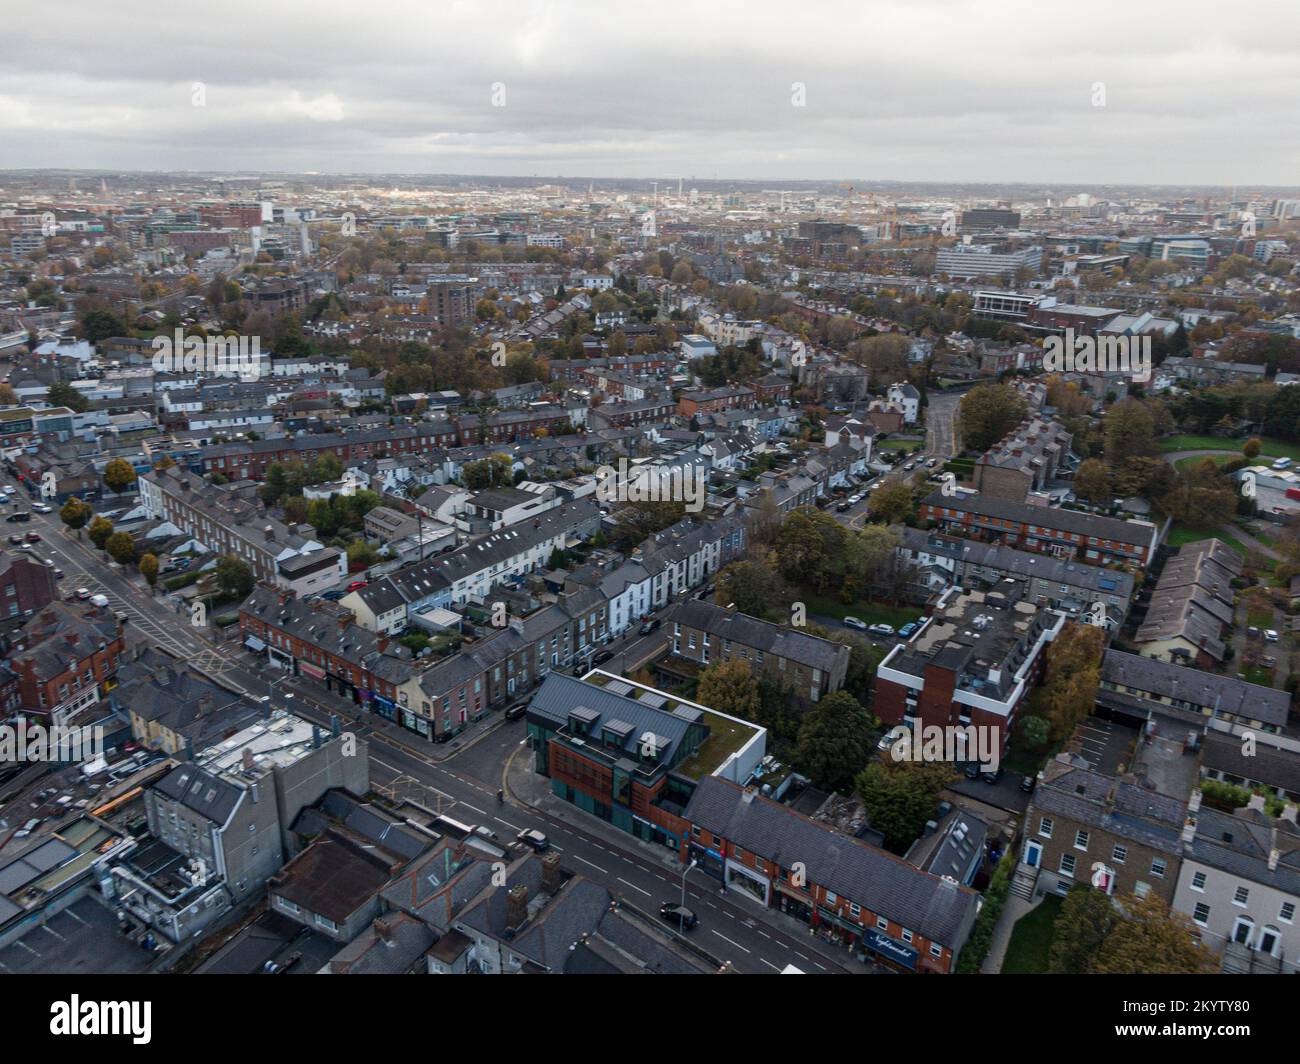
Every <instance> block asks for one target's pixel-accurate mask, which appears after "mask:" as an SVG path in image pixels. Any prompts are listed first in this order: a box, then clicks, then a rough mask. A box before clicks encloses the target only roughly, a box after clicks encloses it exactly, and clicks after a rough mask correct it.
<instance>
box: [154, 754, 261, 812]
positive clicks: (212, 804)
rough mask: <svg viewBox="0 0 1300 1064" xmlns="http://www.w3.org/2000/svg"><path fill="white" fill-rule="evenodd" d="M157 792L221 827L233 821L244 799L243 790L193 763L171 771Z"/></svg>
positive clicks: (157, 786)
mask: <svg viewBox="0 0 1300 1064" xmlns="http://www.w3.org/2000/svg"><path fill="white" fill-rule="evenodd" d="M154 790H156V791H158V793H160V794H162V795H164V796H166V797H168V798H171V799H172V800H173V801H176V802H179V803H180V804H181V805H183V806H185V807H186V808H187V809H192V810H193V811H194V812H196V813H198V814H199V815H200V816H203V817H206V818H207V819H208V820H209V821H211V822H212V823H214V824H218V825H224V824H225V823H226V822H227V821H228V820H229V819H230V814H231V813H233V812H234V811H235V808H236V806H238V805H239V803H240V800H241V799H242V798H243V796H244V791H243V790H242V788H240V787H236V786H235V785H234V784H233V783H229V782H228V781H226V780H223V779H222V778H221V777H220V776H214V775H213V774H212V773H211V772H208V771H207V770H205V769H201V768H199V767H198V766H197V765H193V764H185V765H181V766H179V767H177V768H174V769H172V770H171V772H169V773H167V775H166V776H164V777H163V778H162V779H160V780H159V781H158V782H157V783H156V784H154Z"/></svg>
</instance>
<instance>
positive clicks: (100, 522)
mask: <svg viewBox="0 0 1300 1064" xmlns="http://www.w3.org/2000/svg"><path fill="white" fill-rule="evenodd" d="M88 534H89V536H90V542H91V543H93V544H94V545H95V546H96V547H98V548H99V549H100V550H103V549H104V544H105V543H107V542H108V537H109V536H111V535H112V534H113V522H112V521H110V520H109V519H108V518H107V517H96V518H95V519H94V520H93V521H91V522H90V532H89V533H88Z"/></svg>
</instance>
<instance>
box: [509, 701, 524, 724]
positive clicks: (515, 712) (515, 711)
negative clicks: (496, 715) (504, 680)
mask: <svg viewBox="0 0 1300 1064" xmlns="http://www.w3.org/2000/svg"><path fill="white" fill-rule="evenodd" d="M527 712H528V702H527V701H523V702H516V703H515V704H514V705H513V706H510V707H509V708H507V709H506V711H505V714H504V716H505V718H506V720H518V719H519V718H520V717H522V716H523V715H524V714H525V713H527Z"/></svg>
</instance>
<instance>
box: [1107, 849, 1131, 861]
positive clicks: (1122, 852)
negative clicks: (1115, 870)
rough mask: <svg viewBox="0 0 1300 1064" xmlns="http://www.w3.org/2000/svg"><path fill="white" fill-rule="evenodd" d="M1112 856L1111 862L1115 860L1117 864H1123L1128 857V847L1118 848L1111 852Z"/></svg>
mask: <svg viewBox="0 0 1300 1064" xmlns="http://www.w3.org/2000/svg"><path fill="white" fill-rule="evenodd" d="M1110 856H1111V860H1113V861H1114V862H1115V863H1116V864H1123V863H1124V861H1125V859H1126V858H1127V857H1128V847H1127V846H1116V847H1115V848H1114V849H1113V850H1111V852H1110Z"/></svg>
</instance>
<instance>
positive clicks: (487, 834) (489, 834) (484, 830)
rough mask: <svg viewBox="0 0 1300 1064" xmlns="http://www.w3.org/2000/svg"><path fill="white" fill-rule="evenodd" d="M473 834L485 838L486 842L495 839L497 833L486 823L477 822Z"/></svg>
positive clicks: (494, 840)
mask: <svg viewBox="0 0 1300 1064" xmlns="http://www.w3.org/2000/svg"><path fill="white" fill-rule="evenodd" d="M474 834H475V835H477V836H478V837H479V838H480V839H487V840H488V842H496V841H497V833H496V832H495V831H493V830H492V829H491V828H490V827H488V826H487V825H486V824H479V825H478V826H477V827H476V828H475V829H474Z"/></svg>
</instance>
